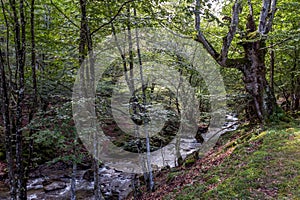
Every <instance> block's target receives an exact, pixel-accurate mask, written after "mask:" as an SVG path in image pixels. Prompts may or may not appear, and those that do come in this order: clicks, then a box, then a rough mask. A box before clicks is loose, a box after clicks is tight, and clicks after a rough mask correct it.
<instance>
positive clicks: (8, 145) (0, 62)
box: [0, 49, 16, 200]
mask: <svg viewBox="0 0 300 200" xmlns="http://www.w3.org/2000/svg"><path fill="white" fill-rule="evenodd" d="M0 67H1V69H0V70H1V94H2V97H3V106H2V110H3V111H2V115H3V121H4V128H5V150H6V160H7V165H8V178H9V186H10V199H11V200H15V199H16V181H15V172H14V161H13V160H14V158H13V149H12V137H11V123H10V113H9V104H10V103H9V97H8V88H7V85H6V84H7V82H6V75H5V67H4V59H3V57H2V51H1V49H0Z"/></svg>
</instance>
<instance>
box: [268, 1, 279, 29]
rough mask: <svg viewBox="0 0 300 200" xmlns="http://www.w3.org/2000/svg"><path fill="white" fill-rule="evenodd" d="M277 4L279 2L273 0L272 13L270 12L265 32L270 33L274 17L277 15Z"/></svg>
mask: <svg viewBox="0 0 300 200" xmlns="http://www.w3.org/2000/svg"><path fill="white" fill-rule="evenodd" d="M276 4H277V0H272V4H271V10H270V12H269V13H270V14H269V20H268V22H267V24H266V30H265V34H266V33H268V32H269V31H270V30H271V28H272V25H273V19H274V16H275V12H276Z"/></svg>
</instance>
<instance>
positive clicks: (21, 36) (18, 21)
mask: <svg viewBox="0 0 300 200" xmlns="http://www.w3.org/2000/svg"><path fill="white" fill-rule="evenodd" d="M10 5H11V8H12V11H13V18H14V30H15V49H16V54H15V55H16V69H17V70H16V71H17V73H16V74H17V77H18V84H19V85H18V98H17V106H16V172H17V173H16V179H17V191H16V193H17V199H18V200H19V199H20V200H24V199H27V194H26V180H25V176H24V163H23V144H22V143H23V132H22V126H23V124H22V123H23V112H22V109H23V100H24V91H25V80H24V67H25V40H26V37H25V36H26V29H25V25H26V21H25V11H24V10H25V8H24V0H20V2H19V11H20V12H19V15H18V12H17V9H16V6H17V3H16V1H15V0H12V1H10ZM20 26H21V28H20Z"/></svg>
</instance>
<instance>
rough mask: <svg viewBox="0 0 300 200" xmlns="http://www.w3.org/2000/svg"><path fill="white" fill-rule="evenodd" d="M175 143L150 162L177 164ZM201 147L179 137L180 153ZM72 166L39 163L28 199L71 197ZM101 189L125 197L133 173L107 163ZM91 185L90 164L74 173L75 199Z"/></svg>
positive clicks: (4, 192) (1, 189) (86, 199)
mask: <svg viewBox="0 0 300 200" xmlns="http://www.w3.org/2000/svg"><path fill="white" fill-rule="evenodd" d="M237 121H238V119H237V118H236V117H234V116H233V115H226V123H225V124H224V127H223V128H222V129H221V130H210V131H209V132H208V133H205V134H202V136H203V138H204V141H207V140H209V138H211V137H212V136H213V135H214V134H216V133H217V134H220V135H222V134H224V133H225V132H228V131H232V130H235V129H236V128H237V127H238V123H237ZM175 145H176V144H175V143H170V144H169V145H168V146H167V147H166V148H162V149H160V150H158V151H156V152H153V153H152V154H151V160H152V164H154V165H156V166H157V167H161V166H165V165H169V166H170V167H174V166H175V165H176V156H175V154H176V152H175ZM199 148H201V143H198V142H197V140H196V139H194V138H181V139H180V154H181V155H182V157H183V158H184V157H186V156H187V155H188V154H191V153H192V152H193V151H196V150H197V149H199ZM70 174H71V168H70V166H67V165H66V164H64V163H60V162H58V163H55V164H53V165H50V166H48V165H42V166H40V167H38V169H36V170H35V171H34V172H33V173H31V175H30V178H29V180H28V185H27V190H28V200H52V199H53V200H66V199H70V193H71V176H70ZM99 177H100V183H101V190H102V193H103V196H104V197H105V199H124V198H125V197H126V196H127V195H128V194H129V192H131V191H132V187H131V185H132V182H133V175H132V174H128V173H124V172H120V171H117V170H115V169H112V168H109V167H107V166H103V167H101V170H100V174H99ZM93 189H94V181H93V172H92V170H91V169H90V167H89V168H87V169H80V168H79V170H78V171H77V176H76V195H77V199H82V200H92V199H94V196H93ZM0 193H1V194H0V199H1V200H6V199H9V198H8V197H9V196H8V195H9V194H8V187H7V186H6V185H5V184H3V182H1V181H0Z"/></svg>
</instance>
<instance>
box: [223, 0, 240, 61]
mask: <svg viewBox="0 0 300 200" xmlns="http://www.w3.org/2000/svg"><path fill="white" fill-rule="evenodd" d="M240 12H241V0H236V1H235V3H234V6H233V7H232V18H231V23H230V28H229V31H228V33H227V36H226V37H225V38H224V41H223V46H222V50H221V63H222V66H223V65H225V63H226V59H227V56H228V51H229V47H230V45H231V42H232V40H233V38H234V36H235V33H236V29H237V26H238V23H239V14H240Z"/></svg>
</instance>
